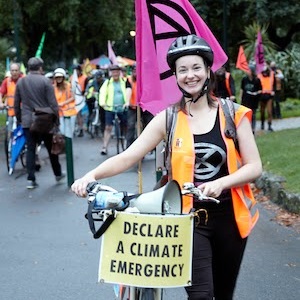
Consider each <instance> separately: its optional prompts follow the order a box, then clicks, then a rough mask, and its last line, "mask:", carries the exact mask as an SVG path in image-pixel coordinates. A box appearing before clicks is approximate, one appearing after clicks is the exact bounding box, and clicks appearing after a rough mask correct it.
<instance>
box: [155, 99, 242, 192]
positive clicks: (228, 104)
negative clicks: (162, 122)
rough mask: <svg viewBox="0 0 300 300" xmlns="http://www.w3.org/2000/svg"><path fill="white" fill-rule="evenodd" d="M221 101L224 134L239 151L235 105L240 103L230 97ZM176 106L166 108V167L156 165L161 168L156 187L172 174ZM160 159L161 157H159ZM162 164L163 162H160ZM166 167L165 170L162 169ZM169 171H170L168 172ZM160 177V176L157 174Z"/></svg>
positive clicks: (157, 168)
mask: <svg viewBox="0 0 300 300" xmlns="http://www.w3.org/2000/svg"><path fill="white" fill-rule="evenodd" d="M219 100H220V103H221V105H222V110H223V113H224V116H225V129H224V134H225V136H226V137H227V138H230V139H232V140H233V142H234V145H235V148H236V149H237V151H239V145H238V140H237V132H236V126H235V123H234V118H235V106H237V105H238V104H235V103H233V101H231V100H230V99H223V98H220V99H219ZM175 110H176V108H175V107H174V106H171V107H168V108H167V109H166V136H167V139H166V141H165V145H164V150H163V153H164V160H163V162H164V167H162V166H158V164H157V165H156V170H157V172H158V170H159V177H161V178H157V180H160V182H159V184H157V186H156V188H158V187H160V186H162V185H163V184H162V183H166V178H167V176H170V175H171V174H170V172H171V159H170V149H171V147H172V139H173V132H174V127H175V123H176V122H175V121H176V118H175V117H174V116H175V114H176V111H175ZM158 153H159V151H156V155H158ZM157 161H159V159H157ZM160 164H161V163H160ZM162 169H164V172H163V171H162ZM168 172H169V173H168ZM157 177H158V176H157Z"/></svg>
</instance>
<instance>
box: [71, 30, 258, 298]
mask: <svg viewBox="0 0 300 300" xmlns="http://www.w3.org/2000/svg"><path fill="white" fill-rule="evenodd" d="M213 56H214V55H213V51H212V49H211V47H210V46H209V45H208V43H207V42H206V41H205V40H203V39H202V38H199V37H197V36H196V35H188V36H184V37H179V38H177V39H176V40H175V41H174V42H173V43H172V44H171V46H170V48H169V51H168V54H167V62H168V65H169V67H170V69H171V71H173V72H174V74H175V77H176V81H177V84H178V87H179V89H180V91H181V92H182V93H183V96H182V98H181V99H180V101H179V102H178V103H176V104H174V105H173V107H172V109H173V121H174V123H173V126H172V128H173V130H172V139H170V140H168V141H167V143H168V145H169V148H170V152H171V153H172V156H171V159H170V163H169V164H168V168H169V173H168V174H169V179H174V180H176V181H177V182H178V183H179V185H180V186H183V184H184V183H185V182H193V183H194V185H195V186H196V187H197V188H198V189H200V190H201V191H202V192H203V194H204V195H206V196H211V197H214V198H218V200H220V203H219V204H215V203H210V202H209V203H207V202H200V201H197V200H196V199H193V198H190V197H186V196H183V203H182V204H183V212H184V213H189V212H190V211H191V210H193V211H194V213H195V214H196V215H197V216H198V217H199V218H200V222H199V224H197V225H196V224H195V228H194V246H193V261H192V269H193V270H192V286H189V287H186V291H187V293H188V297H189V298H188V299H189V300H199V299H210V300H212V299H216V300H225V299H226V300H230V299H233V293H234V288H235V284H236V280H237V277H238V273H239V269H240V265H241V261H242V257H243V253H244V250H245V246H246V243H247V236H248V235H249V234H250V232H251V230H252V228H253V227H254V225H255V223H256V221H257V219H258V211H257V210H256V206H255V199H254V197H253V194H252V192H251V189H250V185H249V182H251V181H253V180H255V179H256V178H258V177H259V176H260V175H261V172H262V164H261V160H260V156H259V152H258V149H257V146H256V143H255V139H254V136H253V133H252V128H251V114H252V112H251V110H250V109H249V108H247V107H245V106H241V105H236V106H237V107H236V114H235V125H236V131H237V139H238V144H239V151H236V149H235V145H234V141H233V140H232V139H231V138H228V137H226V136H225V134H224V131H225V116H224V113H223V110H222V104H221V102H219V99H218V98H216V97H214V95H213V91H212V85H213V77H214V74H213V72H212V70H211V67H212V65H213ZM166 115H167V112H166V110H164V111H162V112H160V113H159V114H157V115H156V116H155V117H154V118H153V119H152V121H151V122H150V123H149V124H148V125H147V126H146V128H145V129H144V130H143V132H142V133H141V135H140V136H139V137H138V138H137V139H136V140H135V141H134V142H133V144H132V145H131V146H130V147H129V148H127V149H126V150H125V151H124V152H122V153H120V154H119V155H116V156H114V157H111V158H109V159H107V160H105V161H104V162H103V163H102V164H100V165H99V166H98V167H96V168H95V169H93V170H91V171H90V172H88V173H87V174H86V175H84V176H83V177H82V178H80V179H78V180H76V181H75V182H74V183H73V185H72V190H73V192H75V193H76V194H77V195H78V196H86V187H87V185H88V183H90V182H92V181H95V180H101V179H103V178H108V177H111V176H114V175H117V174H119V173H121V172H124V171H125V170H127V169H129V168H130V167H132V166H134V165H135V164H136V163H137V162H138V161H140V160H141V159H142V158H143V157H144V156H145V155H146V154H147V153H148V152H149V151H151V150H152V149H153V148H155V147H156V146H157V145H158V144H159V143H160V142H161V141H162V140H163V139H168V137H167V130H166V124H167V122H166V121H167V120H166V119H167V117H166ZM246 202H247V204H246ZM250 209H251V211H250Z"/></svg>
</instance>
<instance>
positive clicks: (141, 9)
mask: <svg viewBox="0 0 300 300" xmlns="http://www.w3.org/2000/svg"><path fill="white" fill-rule="evenodd" d="M135 7H136V31H137V34H136V54H137V83H138V84H137V87H138V88H137V99H138V100H139V104H140V106H141V107H142V108H143V110H148V111H150V112H151V113H153V114H156V113H158V112H159V111H161V110H163V109H165V108H166V107H167V106H169V105H170V104H172V103H175V102H177V101H178V100H179V99H180V97H181V96H182V94H181V92H180V91H179V89H178V87H177V83H176V78H175V77H174V76H173V74H172V72H171V70H170V69H169V67H168V64H167V61H166V55H167V51H168V48H169V46H170V44H171V42H172V41H174V40H175V39H176V38H177V37H179V36H185V35H188V34H196V35H197V36H200V37H202V38H204V39H205V40H206V41H207V42H208V43H209V45H210V46H211V48H212V49H213V51H214V64H213V67H212V69H213V70H217V69H219V68H220V67H221V66H222V65H223V64H224V63H225V62H226V61H227V56H226V54H225V53H224V51H223V49H222V48H221V46H220V45H219V43H218V41H217V40H216V38H215V37H214V35H213V34H212V32H211V31H210V29H209V28H208V26H207V25H206V24H205V22H204V21H203V20H202V19H201V18H200V16H199V15H198V14H197V12H196V11H195V9H194V7H193V6H192V5H191V4H190V2H189V1H188V0H172V1H171V0H169V1H166V0H161V1H157V0H136V1H135Z"/></svg>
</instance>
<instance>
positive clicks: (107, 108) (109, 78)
mask: <svg viewBox="0 0 300 300" xmlns="http://www.w3.org/2000/svg"><path fill="white" fill-rule="evenodd" d="M27 67H28V69H27V71H28V74H27V75H26V76H25V75H24V74H22V73H21V71H20V65H19V64H18V63H12V64H11V65H10V74H8V75H7V76H6V77H5V79H4V80H3V82H2V84H1V88H0V109H4V108H6V109H7V121H8V122H7V127H8V128H7V129H8V131H9V132H12V131H13V122H14V119H16V122H17V124H21V125H22V127H23V130H24V134H25V136H26V141H27V152H26V153H27V154H26V155H27V173H28V175H27V188H28V189H34V188H36V187H37V186H38V184H37V182H36V178H35V171H36V167H35V161H36V160H37V158H36V151H35V149H36V147H37V145H39V144H40V143H41V142H43V143H44V145H45V147H46V148H47V151H48V153H49V158H50V162H51V166H52V169H53V173H54V175H55V178H56V180H57V181H60V180H61V179H63V178H64V177H65V173H64V172H62V170H61V166H60V163H59V157H58V155H55V154H52V153H51V143H52V138H53V132H49V133H46V134H45V133H43V134H40V133H39V134H37V133H34V132H32V130H30V126H31V124H32V121H33V117H32V114H33V112H34V111H35V109H36V108H37V107H50V108H51V109H52V111H53V113H54V114H55V115H56V116H57V120H58V121H57V122H58V123H59V131H60V132H61V133H62V134H64V135H66V129H67V128H69V130H71V132H72V135H73V136H75V126H77V128H78V129H77V137H82V136H84V132H85V131H86V130H88V128H89V122H91V121H92V120H91V119H90V116H91V114H92V112H93V110H94V109H95V103H99V105H97V109H99V114H100V124H101V132H102V134H103V145H102V147H101V148H100V149H101V151H100V152H101V154H102V155H107V148H108V144H109V141H110V137H111V131H112V122H113V119H114V114H118V117H119V118H120V120H121V121H122V124H121V128H122V129H123V134H124V135H125V137H126V140H127V146H128V147H129V146H130V144H131V143H132V142H133V141H134V139H135V138H136V135H137V131H136V126H137V120H136V116H137V115H136V111H137V101H136V71H135V69H136V67H135V65H133V66H132V67H131V68H130V71H131V72H132V75H131V76H129V75H127V74H126V73H125V72H123V71H124V70H122V68H121V67H120V66H118V65H111V66H110V67H109V70H101V69H100V68H97V69H95V70H93V71H92V73H91V75H90V76H87V75H85V74H83V72H82V67H81V66H80V65H79V64H77V65H74V66H73V71H74V70H75V72H76V74H77V80H78V85H79V86H80V93H81V95H82V97H83V98H82V99H83V101H84V102H85V105H86V107H87V111H88V116H87V117H86V116H85V115H84V113H82V112H83V109H80V110H78V109H77V107H76V100H75V98H76V97H75V95H74V91H73V89H72V76H73V74H72V75H71V76H69V75H68V72H67V70H65V69H64V68H61V67H59V68H56V69H55V70H54V71H53V72H48V73H46V74H45V72H44V69H43V67H44V62H43V60H42V59H41V58H37V57H32V58H30V59H29V61H28V66H27ZM20 79H22V80H20ZM75 93H76V92H75ZM127 114H128V116H127ZM149 115H151V114H150V113H148V114H147V113H145V116H149ZM151 117H152V115H151ZM148 119H149V117H148ZM148 122H149V120H147V123H148ZM99 147H100V146H99Z"/></svg>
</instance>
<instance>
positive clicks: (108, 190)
mask: <svg viewBox="0 0 300 300" xmlns="http://www.w3.org/2000/svg"><path fill="white" fill-rule="evenodd" d="M176 184H177V186H178V183H176ZM86 190H87V193H88V211H87V213H86V216H85V217H86V218H87V219H88V222H89V226H90V229H91V231H92V233H93V236H94V238H95V239H98V238H100V237H101V236H102V234H103V233H104V232H105V231H106V230H107V228H108V227H109V226H110V224H111V223H112V222H113V221H114V220H115V211H124V210H126V209H127V208H130V209H131V212H133V211H135V212H139V210H138V209H134V207H129V206H130V201H131V200H134V199H137V197H139V196H140V194H138V195H128V193H127V192H119V191H117V190H115V189H114V188H112V187H110V186H108V185H103V184H101V183H99V182H97V181H94V182H91V183H89V184H88V186H87V188H86ZM181 194H182V195H190V196H192V197H196V198H197V199H198V200H201V201H205V200H206V201H214V202H216V203H219V202H220V201H219V200H218V199H215V198H213V197H209V196H205V195H204V194H203V193H202V192H201V191H200V190H199V189H198V188H196V187H195V186H194V184H193V183H190V182H186V183H185V184H184V185H183V189H181ZM167 206H168V205H167ZM163 211H164V210H163ZM166 213H169V211H168V210H167V211H166ZM163 214H164V213H163ZM94 215H96V218H95V217H94ZM95 221H101V222H103V224H102V225H101V226H100V228H99V229H97V230H96V227H95Z"/></svg>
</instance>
